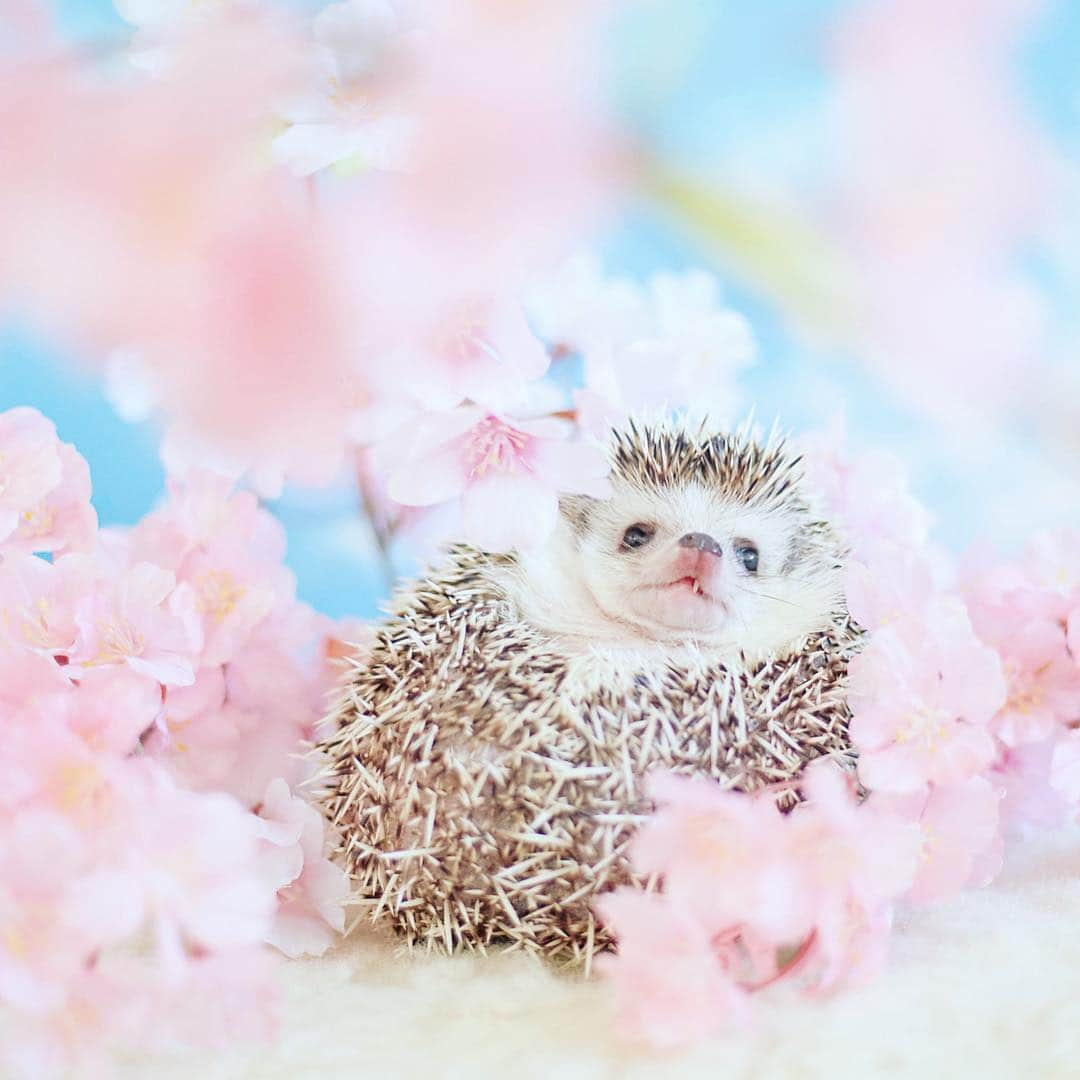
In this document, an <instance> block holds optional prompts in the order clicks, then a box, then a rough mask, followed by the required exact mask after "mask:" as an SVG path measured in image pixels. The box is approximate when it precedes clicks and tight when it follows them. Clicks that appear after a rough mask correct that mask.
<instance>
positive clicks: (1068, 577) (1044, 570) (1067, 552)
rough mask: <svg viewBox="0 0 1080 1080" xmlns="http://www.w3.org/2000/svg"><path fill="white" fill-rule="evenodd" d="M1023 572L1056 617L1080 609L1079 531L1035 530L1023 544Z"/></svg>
mask: <svg viewBox="0 0 1080 1080" xmlns="http://www.w3.org/2000/svg"><path fill="white" fill-rule="evenodd" d="M1023 572H1024V574H1025V575H1026V577H1027V579H1028V580H1029V581H1030V582H1031V584H1032V585H1033V586H1034V587H1035V588H1037V589H1039V590H1040V592H1041V593H1042V594H1043V595H1044V596H1045V597H1046V599H1047V602H1048V604H1049V605H1050V607H1049V610H1048V612H1047V614H1049V615H1051V616H1052V617H1055V618H1059V619H1069V618H1070V617H1072V618H1076V617H1077V615H1078V613H1080V531H1077V530H1075V529H1059V530H1057V531H1056V532H1047V531H1042V532H1036V533H1035V534H1034V535H1033V536H1032V537H1031V539H1030V540H1029V541H1028V543H1027V544H1026V545H1025V548H1024V559H1023Z"/></svg>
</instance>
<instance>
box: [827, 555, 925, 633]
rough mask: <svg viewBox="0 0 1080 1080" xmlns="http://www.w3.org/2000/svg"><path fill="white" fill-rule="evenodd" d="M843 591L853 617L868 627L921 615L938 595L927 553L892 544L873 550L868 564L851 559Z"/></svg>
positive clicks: (877, 627)
mask: <svg viewBox="0 0 1080 1080" xmlns="http://www.w3.org/2000/svg"><path fill="white" fill-rule="evenodd" d="M846 594H847V606H848V611H850V612H851V616H852V618H854V619H855V621H856V622H857V623H858V624H859V625H860V626H862V627H864V628H865V629H867V630H878V629H880V628H881V627H883V626H887V625H888V624H889V623H890V622H892V621H893V620H896V619H900V618H903V617H904V616H909V617H914V618H920V619H924V618H926V617H927V616H928V614H929V613H930V611H931V609H932V607H933V605H934V603H935V601H936V600H937V599H938V597H939V595H940V594H939V591H938V586H937V582H936V581H935V574H934V567H933V565H932V563H931V561H930V556H929V555H928V554H927V553H926V552H925V551H923V550H913V549H909V548H893V547H890V548H888V549H886V550H885V551H881V550H878V551H875V552H874V554H873V556H872V562H871V563H870V564H867V563H864V562H852V563H851V564H850V565H849V567H848V570H847V578H846Z"/></svg>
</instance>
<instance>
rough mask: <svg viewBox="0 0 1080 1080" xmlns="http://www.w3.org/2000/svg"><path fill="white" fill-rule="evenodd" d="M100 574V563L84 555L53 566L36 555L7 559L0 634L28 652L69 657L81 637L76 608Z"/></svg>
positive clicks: (0, 588)
mask: <svg viewBox="0 0 1080 1080" xmlns="http://www.w3.org/2000/svg"><path fill="white" fill-rule="evenodd" d="M98 573H99V571H98V569H97V567H96V565H95V563H94V561H93V560H92V559H91V558H89V557H87V556H82V555H68V556H65V557H63V558H61V559H57V560H56V561H55V562H52V563H50V562H47V561H46V560H44V559H39V558H37V557H36V556H33V555H22V556H20V555H18V554H10V555H7V556H5V559H4V562H3V563H2V564H0V630H2V631H3V632H4V633H6V634H7V635H8V637H9V638H10V639H11V641H12V643H14V644H17V645H20V646H22V647H23V648H28V649H35V650H39V651H41V652H44V653H48V654H50V655H52V656H66V655H68V654H69V653H71V652H72V651H73V650H74V648H75V644H76V640H77V637H78V633H79V630H78V625H77V623H76V620H75V613H76V610H77V608H78V606H79V604H80V602H81V601H82V600H83V599H84V598H85V596H86V594H87V593H88V592H90V591H91V589H92V588H93V586H94V584H95V582H96V579H97V578H98Z"/></svg>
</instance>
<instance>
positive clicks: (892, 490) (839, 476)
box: [798, 418, 930, 561]
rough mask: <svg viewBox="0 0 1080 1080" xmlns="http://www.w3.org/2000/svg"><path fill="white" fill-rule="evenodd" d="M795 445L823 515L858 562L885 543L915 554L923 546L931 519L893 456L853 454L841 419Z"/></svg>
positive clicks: (901, 466) (878, 453)
mask: <svg viewBox="0 0 1080 1080" xmlns="http://www.w3.org/2000/svg"><path fill="white" fill-rule="evenodd" d="M798 442H799V447H800V449H801V450H802V452H803V462H804V467H805V471H806V478H807V481H808V483H809V485H810V487H811V489H812V490H813V491H815V492H816V495H817V498H818V499H819V500H820V504H821V507H822V512H823V513H824V514H825V516H826V517H827V518H828V519H829V520H830V521H832V522H834V523H835V524H836V525H837V526H838V527H839V528H840V529H841V530H842V532H843V533H844V535H845V537H846V538H847V539H848V541H849V542H850V543H851V545H852V547H853V553H854V555H855V557H856V558H861V559H864V560H867V561H869V560H870V559H872V556H873V552H874V551H875V550H876V549H878V548H880V547H882V546H883V545H885V546H892V547H898V548H904V549H909V550H911V549H915V550H917V549H919V548H921V547H923V546H924V545H925V544H926V542H927V539H928V534H929V525H930V515H929V514H928V513H927V511H926V508H925V507H924V506H923V505H922V504H921V503H919V502H918V500H916V499H915V498H914V496H913V495H912V494H911V491H910V490H909V488H908V482H907V474H906V471H905V469H904V467H903V464H902V463H901V462H900V461H899V460H898V459H897V458H896V457H894V456H892V455H890V454H887V453H884V452H882V451H870V452H863V453H860V454H858V455H857V456H853V455H851V454H850V453H849V452H848V451H846V450H845V445H846V442H847V437H846V434H845V431H844V426H843V424H842V423H841V422H840V420H839V418H836V419H834V420H833V421H832V422H831V423H830V425H829V426H828V427H827V428H826V429H825V430H824V431H822V432H819V433H817V434H814V435H804V436H802V437H801V438H800V439H799V440H798Z"/></svg>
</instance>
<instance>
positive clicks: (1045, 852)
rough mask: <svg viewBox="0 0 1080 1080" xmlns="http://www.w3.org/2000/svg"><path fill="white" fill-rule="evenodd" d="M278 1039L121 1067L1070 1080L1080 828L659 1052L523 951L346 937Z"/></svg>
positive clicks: (303, 989) (525, 1077)
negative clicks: (851, 979)
mask: <svg viewBox="0 0 1080 1080" xmlns="http://www.w3.org/2000/svg"><path fill="white" fill-rule="evenodd" d="M283 978H284V982H285V989H286V995H287V1000H288V1008H287V1015H286V1022H285V1025H284V1028H283V1030H282V1032H281V1037H280V1039H279V1041H278V1042H277V1043H276V1045H273V1046H270V1047H260V1048H254V1049H247V1050H244V1051H234V1052H231V1053H230V1054H228V1055H215V1056H212V1057H208V1056H200V1057H198V1058H187V1059H184V1060H179V1061H177V1060H174V1061H168V1062H163V1061H154V1062H146V1061H139V1062H131V1063H129V1064H128V1065H127V1066H126V1068H125V1070H124V1072H123V1075H124V1076H125V1077H130V1078H135V1077H138V1078H139V1080H158V1078H173V1077H176V1078H179V1077H184V1078H187V1077H199V1078H200V1080H202V1078H207V1080H212V1078H217V1077H220V1078H223V1080H224V1078H229V1080H233V1078H241V1077H244V1078H247V1077H250V1078H252V1080H255V1078H257V1080H276V1078H286V1077H318V1078H321V1080H345V1078H350V1077H358V1078H359V1077H364V1078H366V1077H372V1078H375V1077H379V1078H381V1077H394V1078H398V1077H447V1078H461V1080H465V1078H468V1080H474V1078H482V1077H508V1078H511V1080H531V1078H534V1077H535V1078H549V1077H550V1078H559V1080H586V1078H593V1077H597V1078H605V1080H606V1078H615V1077H620V1078H621V1077H630V1078H638V1077H641V1078H644V1077H650V1078H661V1077H665V1078H666V1077H683V1076H685V1077H717V1078H723V1080H735V1078H743V1077H747V1078H749V1077H755V1078H758V1077H761V1078H773V1077H793V1078H795V1077H797V1078H799V1080H809V1078H812V1077H848V1076H850V1077H879V1076H886V1077H894V1076H905V1077H907V1076H911V1077H920V1078H928V1077H969V1076H978V1077H980V1078H991V1077H1002V1078H1006V1077H1007V1078H1010V1080H1012V1078H1019V1077H1023V1078H1025V1080H1026V1078H1029V1077H1080V829H1075V828H1074V829H1068V830H1062V831H1060V832H1057V833H1053V834H1047V835H1035V836H1033V837H1032V838H1030V839H1029V840H1027V841H1026V842H1024V843H1023V844H1014V845H1013V847H1012V849H1011V851H1010V853H1009V857H1008V859H1007V862H1006V870H1005V873H1004V874H1003V875H1002V877H1001V878H1000V879H999V880H998V881H997V882H995V883H994V884H993V885H992V886H990V887H989V888H988V889H984V890H982V891H979V892H974V893H968V894H965V895H964V896H962V897H960V898H958V899H956V900H954V901H952V902H950V903H947V904H944V905H942V906H940V907H938V908H934V909H930V910H926V911H921V912H914V913H909V914H907V915H905V916H904V917H903V918H902V920H901V922H900V924H899V926H898V929H897V933H896V935H895V939H894V950H893V958H892V962H891V965H890V967H889V969H888V971H887V972H886V973H885V974H884V975H882V976H881V977H879V978H878V979H877V980H876V981H874V982H873V983H871V984H870V985H869V986H868V987H865V988H863V989H859V990H855V991H851V992H849V993H840V994H838V995H836V996H834V997H831V998H829V999H826V1000H820V1001H816V1000H806V999H803V998H799V997H797V996H794V995H793V994H790V993H788V992H785V991H781V992H777V991H776V990H775V988H774V990H773V991H772V992H769V993H766V994H764V995H762V996H761V997H760V998H759V999H758V1001H757V1005H758V1008H757V1024H756V1027H755V1028H754V1030H752V1031H751V1032H740V1033H735V1034H732V1035H730V1036H729V1037H727V1038H723V1039H718V1040H715V1041H713V1042H711V1043H709V1044H708V1045H702V1046H698V1047H695V1048H693V1049H690V1050H688V1051H686V1052H685V1053H683V1054H681V1055H666V1056H665V1055H655V1054H650V1053H649V1052H647V1051H645V1050H643V1049H641V1048H640V1047H635V1046H633V1045H630V1044H628V1043H627V1041H626V1040H625V1039H622V1038H620V1036H619V1035H618V1034H617V1033H616V1031H615V1030H614V1029H613V1026H612V1014H611V1013H612V1003H611V996H610V990H609V988H608V987H607V986H605V985H604V984H603V983H602V982H597V981H593V982H583V981H581V980H577V979H570V978H566V977H563V976H558V975H555V974H552V973H551V972H550V971H548V970H546V969H545V968H544V967H542V966H540V965H539V964H538V963H533V962H530V961H529V960H527V959H525V958H522V957H513V956H503V957H493V958H489V959H479V958H474V957H461V958H454V959H444V958H439V959H419V958H413V959H410V958H408V957H405V956H402V955H400V952H399V950H398V949H397V946H396V943H395V942H394V941H393V940H392V939H387V938H385V937H382V936H378V935H373V934H370V933H368V934H362V933H359V932H358V933H357V934H356V935H354V936H353V937H352V938H350V939H349V940H347V941H346V942H343V943H342V944H341V945H340V946H339V947H338V948H337V949H335V950H334V951H333V952H331V953H330V954H328V955H327V956H325V957H323V958H322V959H320V960H311V961H293V962H291V963H288V964H286V965H285V966H284V969H283Z"/></svg>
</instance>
